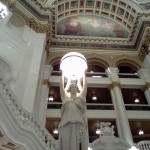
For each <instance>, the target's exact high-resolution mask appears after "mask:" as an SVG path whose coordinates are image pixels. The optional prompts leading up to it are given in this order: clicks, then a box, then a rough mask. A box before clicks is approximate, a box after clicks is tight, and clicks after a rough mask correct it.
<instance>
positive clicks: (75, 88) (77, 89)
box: [68, 83, 80, 95]
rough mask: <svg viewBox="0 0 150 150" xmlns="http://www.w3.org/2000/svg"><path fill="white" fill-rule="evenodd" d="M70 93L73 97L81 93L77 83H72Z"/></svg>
mask: <svg viewBox="0 0 150 150" xmlns="http://www.w3.org/2000/svg"><path fill="white" fill-rule="evenodd" d="M68 92H70V93H71V94H72V95H76V94H77V92H78V93H79V92H80V91H79V88H78V86H77V84H76V83H72V84H70V87H69V89H68Z"/></svg>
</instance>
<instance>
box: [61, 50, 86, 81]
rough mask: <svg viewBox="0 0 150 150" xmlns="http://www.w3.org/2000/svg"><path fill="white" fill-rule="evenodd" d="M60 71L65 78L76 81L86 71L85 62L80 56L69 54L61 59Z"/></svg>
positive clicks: (74, 53) (73, 53)
mask: <svg viewBox="0 0 150 150" xmlns="http://www.w3.org/2000/svg"><path fill="white" fill-rule="evenodd" d="M60 69H61V70H62V71H63V74H64V76H65V77H66V78H70V79H72V80H76V79H79V78H81V77H82V76H83V75H84V72H85V70H86V69H87V61H86V59H85V57H84V56H83V55H82V54H80V53H77V52H70V53H67V54H66V55H64V56H63V57H62V59H61V64H60Z"/></svg>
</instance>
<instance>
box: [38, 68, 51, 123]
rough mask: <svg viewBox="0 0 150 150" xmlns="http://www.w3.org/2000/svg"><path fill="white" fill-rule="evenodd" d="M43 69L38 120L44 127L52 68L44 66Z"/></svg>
mask: <svg viewBox="0 0 150 150" xmlns="http://www.w3.org/2000/svg"><path fill="white" fill-rule="evenodd" d="M44 69H45V71H44V77H43V85H42V91H41V103H40V110H39V111H40V113H39V119H40V121H41V122H42V123H43V124H44V125H45V122H46V115H45V111H46V109H47V98H48V93H49V88H50V84H49V77H50V75H51V72H52V70H53V68H52V66H50V65H47V66H45V68H44Z"/></svg>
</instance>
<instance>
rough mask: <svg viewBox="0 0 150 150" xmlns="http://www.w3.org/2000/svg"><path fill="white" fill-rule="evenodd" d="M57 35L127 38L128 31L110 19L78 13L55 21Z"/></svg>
mask: <svg viewBox="0 0 150 150" xmlns="http://www.w3.org/2000/svg"><path fill="white" fill-rule="evenodd" d="M57 35H71V36H92V37H112V38H128V35H129V33H128V31H127V30H125V29H124V28H123V27H122V26H121V25H119V24H118V23H115V22H114V21H111V20H110V19H107V18H104V17H99V16H93V15H78V16H72V17H68V18H65V19H63V20H61V21H59V22H58V23H57Z"/></svg>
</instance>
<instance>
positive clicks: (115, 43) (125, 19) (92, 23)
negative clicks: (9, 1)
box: [15, 0, 150, 51]
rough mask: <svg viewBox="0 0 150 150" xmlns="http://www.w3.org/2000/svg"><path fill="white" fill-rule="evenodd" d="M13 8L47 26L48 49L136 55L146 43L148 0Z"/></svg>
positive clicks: (31, 3)
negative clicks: (102, 51) (119, 51)
mask: <svg viewBox="0 0 150 150" xmlns="http://www.w3.org/2000/svg"><path fill="white" fill-rule="evenodd" d="M15 7H16V8H17V9H19V10H21V11H22V12H23V13H24V14H25V15H27V16H28V17H30V18H31V17H34V18H35V20H36V21H37V22H39V23H41V24H47V23H48V25H49V28H50V34H49V37H50V39H51V40H50V45H51V49H52V48H60V49H61V48H63V49H64V48H65V49H67V48H75V49H83V50H84V49H86V50H87V49H91V48H92V49H93V50H111V51H112V50H122V51H124V50H126V51H140V50H141V49H142V48H143V47H142V46H143V45H144V44H145V45H144V46H147V43H149V41H147V40H146V39H147V36H149V35H147V33H148V32H149V26H150V21H149V20H150V2H149V0H142V1H140V0H126V1H125V0H78V1H77V0H70V1H68V0H26V1H24V0H18V1H17V2H16V6H15ZM142 37H144V38H143V39H142ZM143 43H144V44H143Z"/></svg>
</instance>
